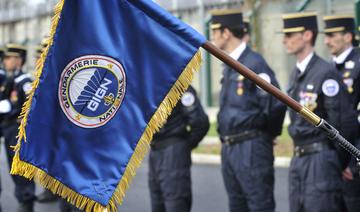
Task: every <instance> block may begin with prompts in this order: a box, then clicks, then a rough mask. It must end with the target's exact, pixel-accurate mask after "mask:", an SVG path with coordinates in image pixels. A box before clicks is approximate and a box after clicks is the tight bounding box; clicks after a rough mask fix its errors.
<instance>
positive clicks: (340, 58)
mask: <svg viewBox="0 0 360 212" xmlns="http://www.w3.org/2000/svg"><path fill="white" fill-rule="evenodd" d="M352 50H353V47H352V46H350V47H349V48H347V49H346V50H345V51H343V52H342V53H341V54H340V55H339V56H337V57H336V56H335V57H333V61H334V62H335V63H336V64H343V63H344V62H345V60H346V58H347V57H348V56H349V54H350V53H351V51H352Z"/></svg>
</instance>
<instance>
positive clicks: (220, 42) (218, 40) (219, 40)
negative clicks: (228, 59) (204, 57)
mask: <svg viewBox="0 0 360 212" xmlns="http://www.w3.org/2000/svg"><path fill="white" fill-rule="evenodd" d="M223 32H224V31H223V30H221V29H214V30H212V32H211V42H212V43H213V44H214V45H215V46H217V47H218V48H220V49H221V50H224V49H225V46H226V37H225V36H224V33H223Z"/></svg>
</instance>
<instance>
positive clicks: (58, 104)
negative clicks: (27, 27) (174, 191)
mask: <svg viewBox="0 0 360 212" xmlns="http://www.w3.org/2000/svg"><path fill="white" fill-rule="evenodd" d="M205 41H206V40H205V38H204V37H203V36H201V35H200V34H198V33H197V32H196V31H195V30H193V29H192V28H191V27H189V26H188V25H186V24H184V23H183V22H181V21H180V20H178V19H176V18H174V17H173V16H172V15H170V14H169V13H167V12H166V11H165V10H163V9H162V8H160V7H159V6H157V5H156V4H155V3H153V1H151V0H106V1H104V0H76V1H71V0H61V1H60V2H59V3H58V4H57V6H56V8H55V16H54V19H53V23H52V28H51V32H50V38H49V40H48V44H49V45H48V47H47V48H46V49H45V51H44V53H43V54H42V57H41V58H40V60H39V62H38V66H37V73H36V75H37V79H36V80H35V81H34V84H33V90H32V93H31V94H30V97H29V100H28V101H27V102H26V103H25V105H24V108H23V111H22V117H23V119H22V122H21V125H20V130H19V142H18V144H17V146H16V147H15V151H16V154H15V157H14V162H13V165H12V169H11V173H12V174H17V175H22V176H24V177H26V178H29V179H35V180H36V181H38V182H40V183H41V184H42V185H43V186H44V187H46V188H48V189H49V190H51V191H52V192H54V193H57V194H59V195H60V196H62V197H63V198H65V199H67V201H69V202H70V203H72V204H74V205H76V206H77V207H78V208H80V209H86V210H95V211H103V210H104V209H107V210H108V211H116V204H117V203H121V202H122V200H123V197H124V195H125V191H126V189H127V188H128V186H129V183H130V182H131V179H132V178H133V176H134V175H135V171H136V169H137V168H138V166H139V165H140V163H141V161H142V159H143V157H144V155H145V154H146V152H147V150H148V148H149V144H150V141H151V139H152V135H153V133H155V132H156V131H157V130H158V129H159V128H160V127H161V125H162V123H163V122H164V121H165V120H166V118H167V116H168V115H169V113H170V112H171V110H172V108H173V107H174V106H175V104H176V103H177V101H178V99H179V98H180V96H181V94H182V92H184V91H185V90H186V89H187V87H188V85H189V84H190V82H191V79H192V76H193V74H194V71H195V70H196V69H197V68H199V66H200V61H201V56H200V53H199V48H200V46H201V45H202V44H203V43H204V42H205Z"/></svg>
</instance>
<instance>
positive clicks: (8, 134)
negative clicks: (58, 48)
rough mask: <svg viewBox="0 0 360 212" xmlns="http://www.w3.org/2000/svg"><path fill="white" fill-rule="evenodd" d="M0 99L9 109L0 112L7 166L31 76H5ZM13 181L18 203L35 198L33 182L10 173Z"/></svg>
mask: <svg viewBox="0 0 360 212" xmlns="http://www.w3.org/2000/svg"><path fill="white" fill-rule="evenodd" d="M1 90H2V93H1V96H0V101H8V102H9V103H10V105H11V110H10V111H9V112H7V113H5V114H0V117H1V118H0V126H1V129H2V131H3V136H4V138H5V149H6V154H7V159H8V164H9V167H11V164H12V158H13V156H14V150H13V149H12V148H11V146H15V145H16V143H17V139H16V136H17V134H18V127H19V119H18V116H19V115H20V112H21V108H22V105H23V103H24V102H25V100H26V96H27V93H28V92H29V91H30V90H31V78H30V77H29V75H27V74H24V73H23V72H22V71H17V72H16V73H15V76H14V77H7V79H6V81H5V82H4V85H3V87H2V89H1ZM12 179H13V181H14V182H15V196H16V198H17V200H18V201H19V202H20V203H25V202H32V201H33V200H34V199H35V194H34V192H35V184H34V183H33V182H32V181H29V180H27V179H25V178H23V177H20V176H14V175H12Z"/></svg>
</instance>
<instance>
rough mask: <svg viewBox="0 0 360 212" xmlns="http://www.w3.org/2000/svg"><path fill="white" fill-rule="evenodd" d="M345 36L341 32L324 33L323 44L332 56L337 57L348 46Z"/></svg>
mask: <svg viewBox="0 0 360 212" xmlns="http://www.w3.org/2000/svg"><path fill="white" fill-rule="evenodd" d="M346 36H347V35H346V34H345V33H342V32H333V33H326V34H325V40H324V43H325V45H326V46H327V47H328V49H329V51H330V53H331V54H332V55H335V56H338V55H340V54H341V53H342V52H343V51H345V50H346V48H347V47H348V45H349V43H348V42H349V41H348V39H347V37H346Z"/></svg>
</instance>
